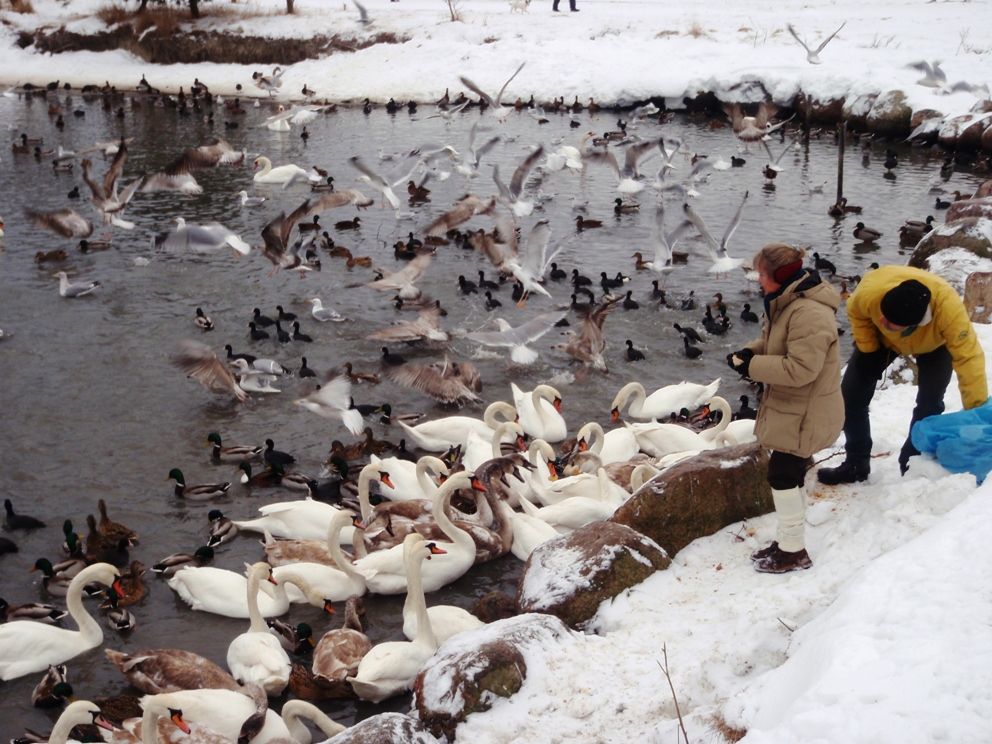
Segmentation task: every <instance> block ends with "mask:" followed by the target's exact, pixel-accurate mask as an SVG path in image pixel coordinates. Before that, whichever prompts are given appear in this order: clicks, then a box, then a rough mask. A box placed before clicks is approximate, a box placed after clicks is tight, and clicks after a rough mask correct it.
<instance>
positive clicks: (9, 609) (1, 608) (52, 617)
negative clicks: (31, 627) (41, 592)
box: [0, 597, 69, 625]
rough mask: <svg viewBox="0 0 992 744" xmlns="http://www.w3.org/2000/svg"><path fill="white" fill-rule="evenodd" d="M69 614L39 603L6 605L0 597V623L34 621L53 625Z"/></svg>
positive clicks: (5, 601)
mask: <svg viewBox="0 0 992 744" xmlns="http://www.w3.org/2000/svg"><path fill="white" fill-rule="evenodd" d="M68 614H69V613H68V612H66V611H65V610H60V609H59V608H58V607H53V606H52V605H50V604H42V603H41V602H30V603H29V604H23V605H11V604H7V600H5V599H3V598H2V597H0V622H7V621H9V620H34V621H35V622H37V623H48V624H49V625H53V624H55V623H57V622H58V621H59V620H61V619H62V618H64V617H65V616H66V615H68Z"/></svg>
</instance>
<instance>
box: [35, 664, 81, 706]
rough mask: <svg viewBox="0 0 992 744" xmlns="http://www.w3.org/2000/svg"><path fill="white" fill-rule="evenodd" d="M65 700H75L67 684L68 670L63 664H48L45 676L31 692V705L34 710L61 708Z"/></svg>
mask: <svg viewBox="0 0 992 744" xmlns="http://www.w3.org/2000/svg"><path fill="white" fill-rule="evenodd" d="M66 700H69V701H70V702H72V701H74V700H75V698H74V697H73V694H72V686H71V685H70V684H69V670H68V668H67V667H66V665H65V664H55V665H52V664H50V665H49V666H48V671H47V672H46V673H45V676H44V677H42V678H41V681H40V682H39V683H38V684H37V686H36V687H35V688H34V690H32V692H31V705H33V706H34V707H35V708H61V707H62V704H63V703H64V702H65V701H66Z"/></svg>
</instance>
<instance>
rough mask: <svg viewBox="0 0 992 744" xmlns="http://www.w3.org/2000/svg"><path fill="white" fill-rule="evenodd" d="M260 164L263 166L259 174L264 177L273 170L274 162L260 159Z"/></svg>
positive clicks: (263, 158)
mask: <svg viewBox="0 0 992 744" xmlns="http://www.w3.org/2000/svg"><path fill="white" fill-rule="evenodd" d="M258 162H259V163H261V164H262V170H260V171H259V172H258V175H260V176H264V175H265V174H266V173H268V172H269V171H271V170H272V161H271V160H269V159H268V158H266V157H260V158H259V159H258Z"/></svg>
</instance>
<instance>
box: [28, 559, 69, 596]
mask: <svg viewBox="0 0 992 744" xmlns="http://www.w3.org/2000/svg"><path fill="white" fill-rule="evenodd" d="M29 570H30V572H31V573H33V572H35V571H41V572H42V574H43V576H42V579H41V585H42V586H43V587H44V588H45V591H46V592H48V593H49V594H51V595H52V596H53V597H64V596H66V594H67V593H68V591H69V586H70V584H71V583H72V580H73V578H75V575H73V576H68V575H66V574H64V573H60V572H58V571H56V570H55V567H54V566H53V565H52V562H51V561H50V560H48V559H47V558H39V559H38V560H37V561H35V563H34V566H33V567H32V568H31V569H29ZM77 573H78V572H77Z"/></svg>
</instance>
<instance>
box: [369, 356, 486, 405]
mask: <svg viewBox="0 0 992 744" xmlns="http://www.w3.org/2000/svg"><path fill="white" fill-rule="evenodd" d="M386 376H387V377H388V378H389V379H390V380H391V381H392V382H394V383H396V384H397V385H402V386H403V387H408V388H413V389H415V390H419V391H420V392H422V393H425V394H427V395H429V396H430V397H431V398H433V399H434V400H436V401H438V402H439V403H462V402H464V401H466V400H469V401H472V402H476V403H477V402H480V401H481V400H482V399H481V398H480V397H479V396H478V395H477V393H478V392H480V391H481V390H482V379H481V378H480V376H479V370H478V369H477V368H476V367H475V365H474V364H469V363H468V362H461V363H452V362H451V361H449V360H448V358H447V357H445V358H444V362H443V363H441V364H434V365H428V366H422V365H420V364H402V365H400V366H398V367H388V368H387V369H386Z"/></svg>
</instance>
